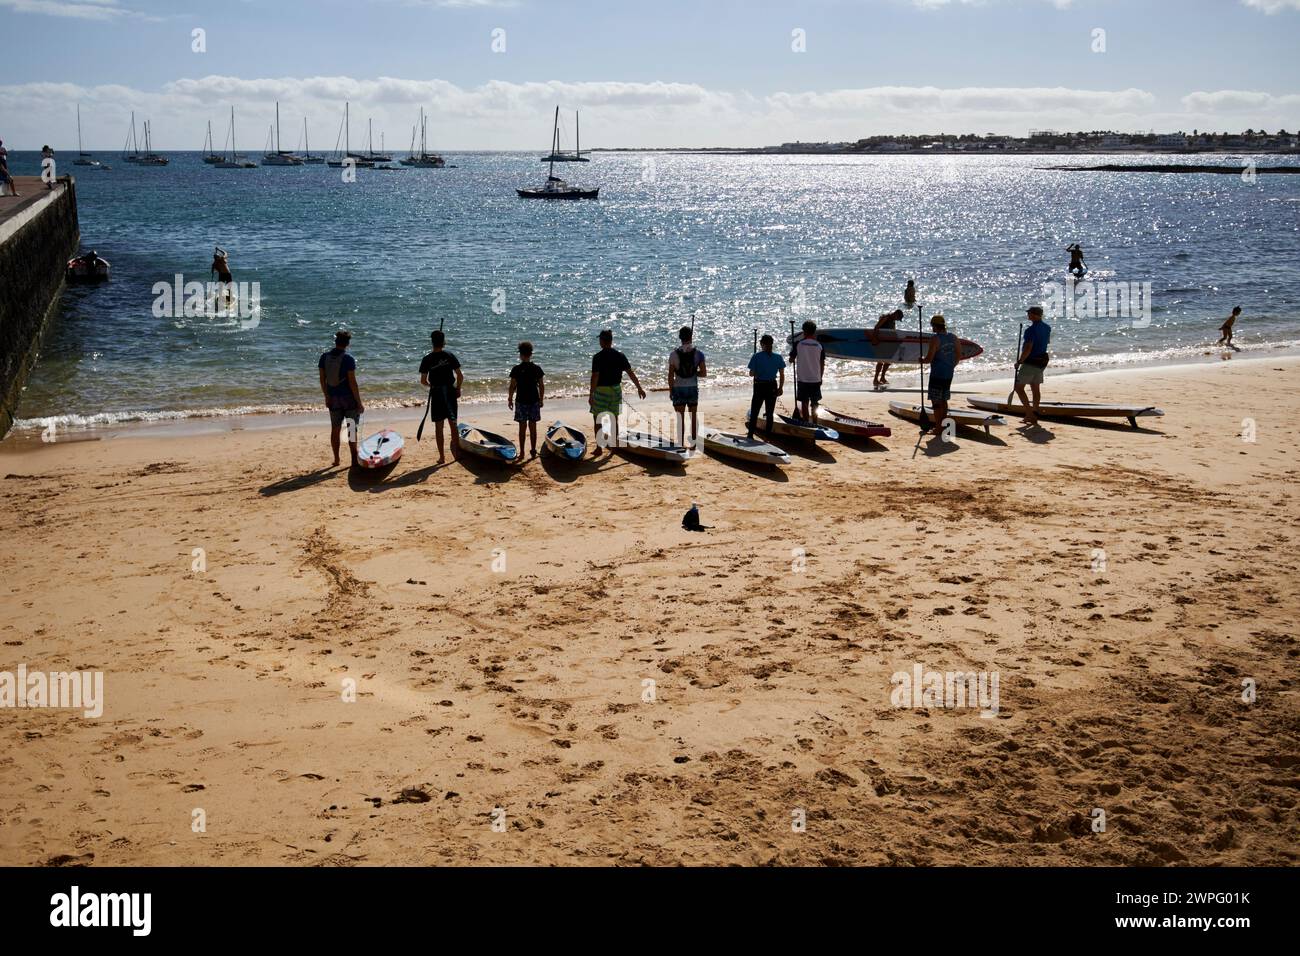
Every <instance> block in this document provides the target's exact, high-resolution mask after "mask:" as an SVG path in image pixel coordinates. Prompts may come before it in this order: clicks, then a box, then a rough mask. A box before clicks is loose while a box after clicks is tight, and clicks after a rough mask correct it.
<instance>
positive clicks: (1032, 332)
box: [1015, 305, 1052, 428]
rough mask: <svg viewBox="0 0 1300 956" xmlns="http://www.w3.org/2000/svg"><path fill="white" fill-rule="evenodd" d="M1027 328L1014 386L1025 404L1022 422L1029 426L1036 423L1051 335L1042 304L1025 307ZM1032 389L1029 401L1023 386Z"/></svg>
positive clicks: (1031, 426) (1022, 403)
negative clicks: (1023, 420) (1030, 400)
mask: <svg viewBox="0 0 1300 956" xmlns="http://www.w3.org/2000/svg"><path fill="white" fill-rule="evenodd" d="M1028 315H1029V328H1027V329H1026V330H1025V341H1024V344H1023V345H1022V346H1021V347H1020V356H1019V357H1018V358H1017V359H1016V388H1015V392H1016V394H1017V395H1019V396H1020V404H1021V405H1023V406H1024V407H1025V424H1026V425H1028V426H1029V427H1030V428H1034V427H1036V426H1037V425H1038V403H1039V401H1040V399H1041V398H1042V396H1041V394H1040V389H1041V387H1042V384H1043V369H1045V368H1047V362H1048V355H1047V343H1048V342H1050V341H1051V339H1052V327H1051V326H1050V325H1048V324H1047V323H1046V322H1044V321H1043V307H1042V306H1041V305H1031V306H1030V307H1029V309H1028ZM1026 385H1028V386H1029V387H1030V388H1031V389H1033V392H1034V401H1033V404H1032V405H1031V404H1030V402H1029V398H1028V397H1027V396H1026V395H1025V386H1026Z"/></svg>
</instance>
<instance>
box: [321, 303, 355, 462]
mask: <svg viewBox="0 0 1300 956" xmlns="http://www.w3.org/2000/svg"><path fill="white" fill-rule="evenodd" d="M351 341H352V333H351V332H349V331H347V329H340V330H339V331H338V332H336V333H335V334H334V348H332V349H330V350H329V351H328V352H323V353H321V357H320V361H319V362H317V363H316V367H317V368H318V369H319V370H320V390H321V393H322V394H324V396H325V407H326V408H328V409H329V411H330V447H331V448H333V449H334V465H335V467H338V464H339V432H340V431H341V430H342V428H343V420H344V419H345V418H346V419H347V421H348V447H349V448H351V449H352V464H354V465H355V464H356V463H357V430H358V428H359V427H360V425H361V414H362V412H364V411H365V410H366V407H365V406H364V405H363V404H361V389H360V387H359V386H358V385H357V360H356V359H354V358H353V357H352V356H351V355H349V354H348V344H349V343H350V342H351Z"/></svg>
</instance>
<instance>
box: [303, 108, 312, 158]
mask: <svg viewBox="0 0 1300 956" xmlns="http://www.w3.org/2000/svg"><path fill="white" fill-rule="evenodd" d="M302 145H303V148H304V149H305V150H306V151H307V155H308V156H310V155H311V143H309V142H308V141H307V117H305V116H304V117H303V118H302Z"/></svg>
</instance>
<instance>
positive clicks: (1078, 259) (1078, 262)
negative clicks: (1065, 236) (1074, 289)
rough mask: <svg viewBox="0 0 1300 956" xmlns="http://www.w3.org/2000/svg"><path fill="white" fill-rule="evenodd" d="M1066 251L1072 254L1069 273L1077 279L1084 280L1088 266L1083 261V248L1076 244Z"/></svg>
mask: <svg viewBox="0 0 1300 956" xmlns="http://www.w3.org/2000/svg"><path fill="white" fill-rule="evenodd" d="M1065 251H1066V252H1068V253H1069V254H1070V268H1069V271H1070V272H1071V273H1072V274H1073V275H1074V277H1075V278H1076V279H1082V278H1083V274H1084V273H1085V272H1087V271H1088V264H1087V263H1086V262H1084V261H1083V247H1082V246H1080V245H1079V244H1078V243H1077V242H1076V243H1072V244H1071V245H1068V246H1066V247H1065Z"/></svg>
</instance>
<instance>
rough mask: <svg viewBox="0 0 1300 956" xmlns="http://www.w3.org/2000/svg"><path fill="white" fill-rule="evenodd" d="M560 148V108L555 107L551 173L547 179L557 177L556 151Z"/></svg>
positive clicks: (552, 129)
mask: <svg viewBox="0 0 1300 956" xmlns="http://www.w3.org/2000/svg"><path fill="white" fill-rule="evenodd" d="M559 148H560V108H559V106H556V107H555V125H554V126H553V127H552V128H551V171H550V172H549V173H547V174H546V175H547V177H548V178H549V177H553V176H554V175H555V151H556V150H557V149H559Z"/></svg>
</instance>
